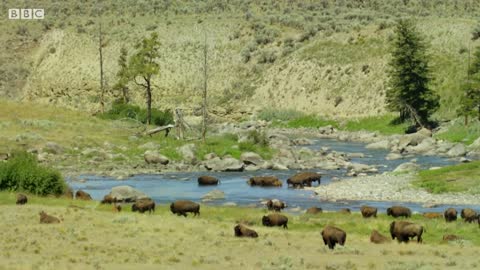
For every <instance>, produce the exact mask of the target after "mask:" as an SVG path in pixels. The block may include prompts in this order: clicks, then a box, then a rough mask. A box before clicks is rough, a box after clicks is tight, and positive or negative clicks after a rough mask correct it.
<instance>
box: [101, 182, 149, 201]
mask: <svg viewBox="0 0 480 270" xmlns="http://www.w3.org/2000/svg"><path fill="white" fill-rule="evenodd" d="M108 195H110V196H111V197H112V198H115V199H116V200H117V201H121V202H135V201H136V200H139V199H143V198H148V196H147V194H145V193H143V192H141V191H139V190H137V189H134V188H133V187H131V186H116V187H113V188H112V189H111V191H110V193H109V194H108Z"/></svg>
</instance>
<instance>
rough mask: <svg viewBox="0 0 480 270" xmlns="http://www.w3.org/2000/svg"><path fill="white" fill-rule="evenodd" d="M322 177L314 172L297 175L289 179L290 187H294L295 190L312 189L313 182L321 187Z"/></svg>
mask: <svg viewBox="0 0 480 270" xmlns="http://www.w3.org/2000/svg"><path fill="white" fill-rule="evenodd" d="M321 177H322V176H321V175H320V174H318V173H314V172H301V173H297V174H295V175H294V176H292V177H290V178H288V179H287V184H288V186H289V187H290V186H292V187H294V188H296V187H300V188H303V187H304V186H307V187H311V186H312V182H318V184H319V185H320V178H321Z"/></svg>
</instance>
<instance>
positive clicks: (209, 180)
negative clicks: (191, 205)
mask: <svg viewBox="0 0 480 270" xmlns="http://www.w3.org/2000/svg"><path fill="white" fill-rule="evenodd" d="M218 182H219V181H218V179H217V178H215V177H213V176H206V175H204V176H200V177H198V185H199V186H216V185H218Z"/></svg>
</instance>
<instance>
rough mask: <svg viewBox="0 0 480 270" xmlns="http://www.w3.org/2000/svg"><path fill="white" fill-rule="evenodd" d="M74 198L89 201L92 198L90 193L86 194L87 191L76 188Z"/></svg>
mask: <svg viewBox="0 0 480 270" xmlns="http://www.w3.org/2000/svg"><path fill="white" fill-rule="evenodd" d="M75 199H77V200H84V201H91V200H92V196H90V194H88V193H87V192H85V191H83V190H78V191H77V192H76V193H75Z"/></svg>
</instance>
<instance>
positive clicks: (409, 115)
mask: <svg viewBox="0 0 480 270" xmlns="http://www.w3.org/2000/svg"><path fill="white" fill-rule="evenodd" d="M393 45H394V46H393V50H392V60H391V61H390V63H389V66H390V69H389V72H388V75H389V89H388V90H387V106H388V109H389V110H391V111H396V112H399V113H400V117H399V120H400V121H401V122H404V121H405V120H408V119H410V120H413V121H414V122H415V124H416V125H417V126H425V125H427V124H428V123H429V121H428V118H429V117H430V116H431V115H432V113H434V112H435V111H436V110H437V109H438V107H439V97H438V95H436V94H435V93H433V92H432V91H431V90H430V89H429V82H430V80H431V78H430V70H429V67H428V57H427V54H426V49H427V47H426V44H425V41H424V39H423V37H422V36H421V35H420V33H418V32H417V30H416V28H415V25H414V24H413V22H412V21H410V20H400V21H399V22H398V24H397V26H396V28H395V39H394V43H393Z"/></svg>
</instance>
